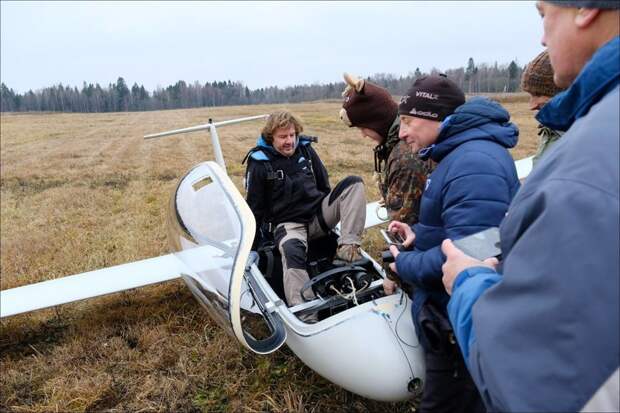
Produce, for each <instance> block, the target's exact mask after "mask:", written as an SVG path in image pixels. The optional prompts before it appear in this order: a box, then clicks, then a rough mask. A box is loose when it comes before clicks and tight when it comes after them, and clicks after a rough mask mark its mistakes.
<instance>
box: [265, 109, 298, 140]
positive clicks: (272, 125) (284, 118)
mask: <svg viewBox="0 0 620 413" xmlns="http://www.w3.org/2000/svg"><path fill="white" fill-rule="evenodd" d="M291 126H294V127H295V134H296V135H299V134H300V133H301V132H302V131H303V130H304V127H303V126H302V125H301V122H300V121H299V119H297V118H296V117H295V115H293V114H292V113H291V112H287V111H285V110H283V111H280V112H273V113H272V114H271V115H269V117H268V118H267V123H265V126H264V127H263V130H262V132H261V133H262V135H263V139H265V141H266V142H267V143H269V144H272V143H273V134H274V133H275V131H276V130H278V129H279V128H290V127H291Z"/></svg>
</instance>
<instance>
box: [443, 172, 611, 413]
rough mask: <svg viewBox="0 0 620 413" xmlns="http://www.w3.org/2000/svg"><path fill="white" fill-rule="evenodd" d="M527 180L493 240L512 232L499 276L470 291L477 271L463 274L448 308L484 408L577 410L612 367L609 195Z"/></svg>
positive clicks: (562, 183) (577, 185) (476, 284)
mask: <svg viewBox="0 0 620 413" xmlns="http://www.w3.org/2000/svg"><path fill="white" fill-rule="evenodd" d="M616 170H617V169H616ZM540 172H543V171H540ZM528 179H531V177H530V178H528ZM535 184H538V186H539V188H540V187H542V188H540V189H538V190H537V192H536V194H535V195H534V196H529V197H527V198H524V197H521V198H520V199H519V201H520V202H519V204H518V206H515V207H513V209H511V211H510V214H509V215H508V217H507V218H506V222H505V223H504V224H502V231H501V236H502V243H504V242H505V240H506V239H514V240H515V241H514V243H513V244H512V249H510V251H509V252H508V254H507V256H506V257H505V259H504V262H503V275H502V277H501V281H499V282H497V284H496V285H495V286H493V287H492V288H488V289H486V291H484V292H483V293H482V294H478V291H477V290H478V288H479V284H482V283H483V282H484V279H482V280H478V277H480V275H475V276H474V277H472V278H467V279H465V280H463V282H462V285H460V286H458V287H457V289H456V293H455V294H454V295H453V297H452V298H451V301H450V303H449V307H448V309H449V313H450V319H451V321H452V322H453V326H454V328H455V332H456V336H457V339H458V340H459V343H460V345H461V347H464V348H465V349H466V351H467V355H466V356H465V361H466V362H467V366H468V368H469V371H470V373H471V375H472V378H473V380H474V382H475V383H476V386H477V387H478V389H480V393H481V395H482V397H483V398H484V399H485V404H486V405H487V406H491V407H492V410H497V411H579V410H580V409H581V408H582V406H583V405H584V404H585V403H586V402H587V401H588V399H589V398H590V397H591V396H592V394H594V392H595V391H596V388H597V387H598V386H599V385H600V383H602V382H604V381H605V380H606V379H607V377H608V376H609V374H611V372H612V371H614V370H615V369H617V368H618V334H617V331H618V330H617V327H615V331H616V334H614V333H613V332H612V330H610V329H611V328H612V327H611V326H617V325H618V323H619V322H618V311H617V310H618V291H619V289H618V251H619V249H618V248H619V247H618V216H619V215H618V198H617V197H614V196H612V195H610V194H609V193H606V192H603V191H600V190H599V189H598V188H595V187H593V186H592V185H589V184H588V183H583V182H568V183H566V181H564V180H562V179H557V180H556V181H555V182H545V183H540V182H535ZM584 217H587V219H584ZM612 274H613V276H612ZM482 275H483V276H485V277H486V276H487V274H482ZM491 275H492V274H491ZM470 283H471V284H470ZM461 306H464V308H460V307H461ZM467 313H469V317H470V319H471V326H470V327H467V326H465V328H464V326H463V325H462V322H461V320H463V319H465V318H466V317H468V316H467ZM472 332H475V335H474V334H473V333H472ZM464 344H465V345H464ZM523 383H529V385H528V386H523V385H522V384H523ZM532 388H539V389H544V391H541V392H531V389H532ZM566 389H574V390H573V391H570V392H567V390H566Z"/></svg>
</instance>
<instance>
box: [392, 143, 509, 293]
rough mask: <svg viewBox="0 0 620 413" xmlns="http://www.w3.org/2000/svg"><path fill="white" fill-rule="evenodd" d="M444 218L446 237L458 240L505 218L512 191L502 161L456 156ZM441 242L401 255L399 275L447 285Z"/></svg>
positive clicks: (444, 200) (424, 283)
mask: <svg viewBox="0 0 620 413" xmlns="http://www.w3.org/2000/svg"><path fill="white" fill-rule="evenodd" d="M441 192H442V194H443V196H442V200H441V205H442V207H441V208H442V212H441V218H442V221H443V228H444V231H445V236H446V238H450V239H451V240H456V239H460V238H463V237H465V236H467V235H471V234H475V233H476V232H480V231H482V230H485V229H487V228H490V227H497V226H499V224H500V223H501V222H502V220H503V219H504V216H505V215H506V211H507V210H508V206H509V205H510V201H511V199H512V194H511V190H510V187H509V184H508V181H507V179H506V178H505V177H504V173H503V171H502V170H501V167H500V166H499V164H497V163H496V161H495V160H494V159H492V158H490V157H488V156H487V155H485V154H481V153H472V152H470V153H465V154H463V155H462V156H460V157H459V158H458V159H455V160H454V161H453V163H452V164H451V166H450V169H449V170H448V171H447V173H446V177H445V180H444V185H443V188H442V191H441ZM444 261H445V256H444V255H443V253H442V252H441V245H438V246H436V247H434V248H430V249H428V250H426V251H420V250H416V249H414V250H413V251H411V252H404V253H402V254H399V255H398V257H397V259H396V267H397V270H398V274H399V275H400V276H401V278H403V280H405V281H408V282H411V283H413V284H414V285H417V286H419V287H422V288H443V287H442V282H441V276H442V271H441V266H442V265H443V263H444Z"/></svg>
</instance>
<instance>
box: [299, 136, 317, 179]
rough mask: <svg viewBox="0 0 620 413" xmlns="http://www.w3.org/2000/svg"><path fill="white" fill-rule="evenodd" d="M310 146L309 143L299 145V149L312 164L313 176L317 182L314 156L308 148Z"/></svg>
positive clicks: (309, 163)
mask: <svg viewBox="0 0 620 413" xmlns="http://www.w3.org/2000/svg"><path fill="white" fill-rule="evenodd" d="M311 142H313V141H311ZM308 146H309V144H307V145H299V150H300V151H301V153H302V155H303V156H304V158H306V161H308V165H310V172H312V177H313V178H314V183H315V184H316V174H315V173H314V167H313V166H312V157H311V156H310V151H309V150H308Z"/></svg>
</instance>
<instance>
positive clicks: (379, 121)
mask: <svg viewBox="0 0 620 413" xmlns="http://www.w3.org/2000/svg"><path fill="white" fill-rule="evenodd" d="M344 80H345V82H346V84H347V87H346V88H345V90H344V92H342V97H343V98H344V100H343V102H342V109H340V119H341V120H342V121H343V122H344V124H345V125H347V126H349V127H359V128H368V129H372V130H373V131H375V132H377V133H378V134H379V135H380V136H381V137H383V139H386V138H387V135H388V132H389V130H390V127H391V126H392V124H393V123H394V119H396V116H398V105H397V104H396V102H395V101H394V99H392V96H390V94H389V93H388V91H387V90H385V89H384V88H382V87H380V86H377V85H375V84H373V83H370V82H368V81H365V80H364V79H359V78H357V77H354V76H351V75H349V74H348V73H345V74H344Z"/></svg>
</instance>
